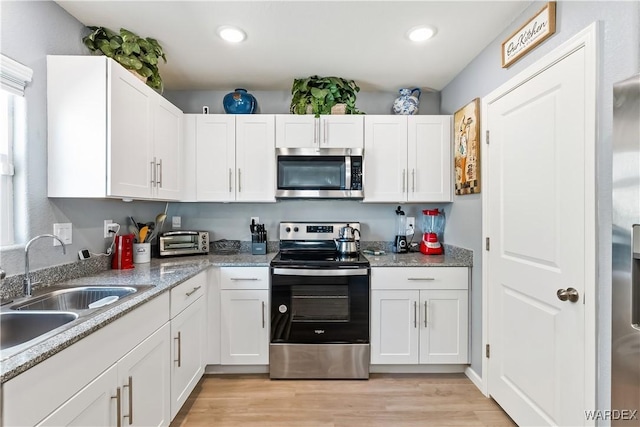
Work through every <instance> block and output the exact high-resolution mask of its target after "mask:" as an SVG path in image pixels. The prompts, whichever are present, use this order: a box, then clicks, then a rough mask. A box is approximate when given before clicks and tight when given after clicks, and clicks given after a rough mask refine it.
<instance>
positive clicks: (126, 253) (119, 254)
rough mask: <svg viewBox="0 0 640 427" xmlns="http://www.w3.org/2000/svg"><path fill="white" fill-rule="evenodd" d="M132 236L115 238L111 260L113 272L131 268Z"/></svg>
mask: <svg viewBox="0 0 640 427" xmlns="http://www.w3.org/2000/svg"><path fill="white" fill-rule="evenodd" d="M133 239H134V236H133V234H125V235H124V236H116V243H115V245H114V246H115V250H114V252H113V258H112V259H111V268H113V269H114V270H128V269H130V268H133V267H134V266H133Z"/></svg>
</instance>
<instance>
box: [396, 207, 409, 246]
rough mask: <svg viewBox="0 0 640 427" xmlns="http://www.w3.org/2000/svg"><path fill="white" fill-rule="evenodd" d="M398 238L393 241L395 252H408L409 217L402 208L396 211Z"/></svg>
mask: <svg viewBox="0 0 640 427" xmlns="http://www.w3.org/2000/svg"><path fill="white" fill-rule="evenodd" d="M395 230H396V237H395V239H394V240H393V252H395V253H397V254H403V253H406V252H408V246H407V217H406V215H405V214H404V211H403V210H402V209H400V206H398V208H397V209H396V227H395Z"/></svg>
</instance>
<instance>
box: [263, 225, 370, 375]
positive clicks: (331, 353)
mask: <svg viewBox="0 0 640 427" xmlns="http://www.w3.org/2000/svg"><path fill="white" fill-rule="evenodd" d="M345 227H349V228H345ZM350 229H353V230H358V232H357V233H353V232H352V231H350ZM341 230H342V231H343V232H344V231H345V230H347V231H350V233H349V236H351V235H353V236H354V237H353V238H354V239H355V240H356V243H359V238H360V233H359V230H360V224H359V223H354V222H350V223H329V222H314V223H306V222H304V223H303V222H282V223H280V252H278V254H277V255H276V256H275V257H274V258H273V260H272V261H271V303H270V304H271V343H270V346H269V365H270V366H269V371H270V377H271V378H273V379H276V378H278V379H279V378H332V379H337V378H341V379H346V378H359V379H367V378H369V358H370V357H369V354H370V349H369V289H370V277H371V268H370V264H369V261H368V260H367V259H366V258H365V257H364V256H363V255H362V254H360V252H359V251H357V252H355V253H353V252H350V253H348V254H344V253H341V252H340V251H338V250H337V248H340V247H343V246H344V242H341V241H343V240H344V238H343V237H344V233H341ZM341 243H342V244H341Z"/></svg>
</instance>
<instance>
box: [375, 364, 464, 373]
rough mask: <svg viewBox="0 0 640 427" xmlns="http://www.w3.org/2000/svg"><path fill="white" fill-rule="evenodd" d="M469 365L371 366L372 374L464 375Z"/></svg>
mask: <svg viewBox="0 0 640 427" xmlns="http://www.w3.org/2000/svg"><path fill="white" fill-rule="evenodd" d="M466 367H467V365H371V366H370V367H369V372H370V373H372V374H451V373H464V372H465V368H466Z"/></svg>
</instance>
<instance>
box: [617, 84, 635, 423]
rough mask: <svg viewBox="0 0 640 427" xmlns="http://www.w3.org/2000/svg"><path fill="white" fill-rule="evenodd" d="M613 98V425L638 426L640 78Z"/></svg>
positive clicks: (620, 87) (620, 90) (621, 88)
mask: <svg viewBox="0 0 640 427" xmlns="http://www.w3.org/2000/svg"><path fill="white" fill-rule="evenodd" d="M613 96H614V101H613V236H612V238H613V248H612V256H613V265H612V268H613V283H612V285H613V286H612V305H613V306H612V310H611V312H612V334H611V335H612V336H611V338H612V343H611V409H612V417H611V418H612V420H611V423H612V425H614V426H632V425H633V426H637V425H639V424H640V74H638V75H636V76H633V77H631V78H629V79H627V80H624V81H622V82H620V83H618V84H616V85H614V88H613ZM613 411H617V412H613ZM634 411H635V412H634Z"/></svg>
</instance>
